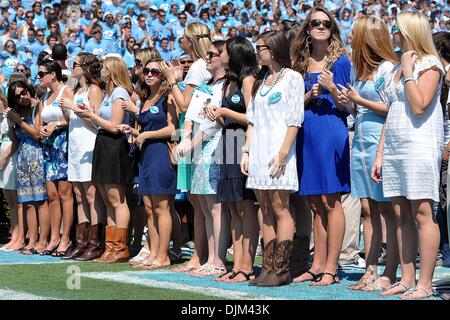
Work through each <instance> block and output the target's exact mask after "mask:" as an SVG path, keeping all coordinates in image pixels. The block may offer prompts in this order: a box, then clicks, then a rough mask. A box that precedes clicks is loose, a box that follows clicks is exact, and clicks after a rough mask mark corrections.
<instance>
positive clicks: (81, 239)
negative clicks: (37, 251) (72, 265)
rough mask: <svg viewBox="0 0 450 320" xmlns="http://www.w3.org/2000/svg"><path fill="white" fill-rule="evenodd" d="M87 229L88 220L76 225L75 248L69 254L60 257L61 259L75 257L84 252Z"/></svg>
mask: <svg viewBox="0 0 450 320" xmlns="http://www.w3.org/2000/svg"><path fill="white" fill-rule="evenodd" d="M88 231H89V222H83V223H80V224H78V225H77V231H76V236H75V237H76V246H75V249H74V250H73V251H72V252H71V253H70V254H69V255H66V256H64V257H62V259H75V258H76V257H79V256H81V255H82V254H83V253H84V251H85V250H86V246H87V239H88Z"/></svg>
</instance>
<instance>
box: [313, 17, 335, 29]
mask: <svg viewBox="0 0 450 320" xmlns="http://www.w3.org/2000/svg"><path fill="white" fill-rule="evenodd" d="M309 25H310V26H311V27H312V28H318V27H319V26H320V25H323V27H324V28H326V29H331V25H332V24H331V21H330V20H320V19H313V20H311V21H310V22H309Z"/></svg>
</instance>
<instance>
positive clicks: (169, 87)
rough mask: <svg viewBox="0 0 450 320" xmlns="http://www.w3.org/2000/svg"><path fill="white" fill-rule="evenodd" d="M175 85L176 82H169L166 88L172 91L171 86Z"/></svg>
mask: <svg viewBox="0 0 450 320" xmlns="http://www.w3.org/2000/svg"><path fill="white" fill-rule="evenodd" d="M176 85H177V82H176V81H175V82H172V83H169V85H168V86H167V88H168V89H169V91H172V89H173V87H175V86H176Z"/></svg>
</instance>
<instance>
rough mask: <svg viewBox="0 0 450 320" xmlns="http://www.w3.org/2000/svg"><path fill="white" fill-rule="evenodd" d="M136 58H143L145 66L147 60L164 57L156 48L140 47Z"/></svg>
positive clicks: (142, 61)
mask: <svg viewBox="0 0 450 320" xmlns="http://www.w3.org/2000/svg"><path fill="white" fill-rule="evenodd" d="M136 59H139V60H141V63H142V65H143V66H145V65H146V64H147V61H149V60H153V59H162V58H161V54H160V53H159V51H158V50H157V49H156V48H153V47H152V48H144V49H139V50H138V51H137V52H136Z"/></svg>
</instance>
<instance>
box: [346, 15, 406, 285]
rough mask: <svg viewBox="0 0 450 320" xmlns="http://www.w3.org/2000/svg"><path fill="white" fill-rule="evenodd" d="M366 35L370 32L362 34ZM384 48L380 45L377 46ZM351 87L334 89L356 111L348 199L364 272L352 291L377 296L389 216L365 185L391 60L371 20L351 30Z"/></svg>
mask: <svg viewBox="0 0 450 320" xmlns="http://www.w3.org/2000/svg"><path fill="white" fill-rule="evenodd" d="M368 30H370V32H369V31H368ZM382 44H385V45H382ZM352 49H353V52H352V59H353V70H352V71H353V72H352V80H353V86H347V88H346V87H344V86H342V85H340V89H341V91H342V92H343V93H344V95H345V96H346V97H347V98H348V99H349V100H350V101H351V102H352V103H353V104H354V106H356V120H355V136H354V139H353V146H352V152H351V193H352V197H353V198H355V199H361V207H362V210H363V212H364V221H363V225H364V246H365V258H366V272H365V274H364V275H363V276H362V278H361V279H360V280H359V281H358V283H356V284H355V285H352V286H350V289H352V290H378V289H385V288H387V287H389V286H390V284H391V281H394V280H395V276H396V271H397V265H398V248H397V245H396V238H395V237H396V233H395V225H396V224H395V216H394V212H393V210H392V207H391V204H390V203H389V199H388V198H385V197H384V195H383V189H382V185H381V184H377V183H375V182H374V181H373V180H372V179H371V169H372V166H373V164H374V163H375V159H376V154H377V148H378V141H379V138H380V135H381V132H382V130H383V124H384V122H385V120H386V115H387V113H388V107H387V105H386V102H385V98H384V88H385V86H386V85H387V84H388V83H389V79H390V74H391V71H392V69H393V67H394V63H395V62H396V60H397V58H396V55H395V53H394V51H393V48H392V46H391V45H390V42H389V32H388V29H387V27H386V25H385V24H384V22H383V21H381V20H379V19H376V18H368V17H363V18H361V19H358V21H357V22H356V24H355V27H354V29H353V43H352ZM381 215H382V216H383V217H384V219H385V220H386V228H387V244H388V262H387V264H386V269H385V271H384V273H383V276H382V277H380V278H378V274H377V262H378V253H379V252H380V246H381V242H382V228H381Z"/></svg>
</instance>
